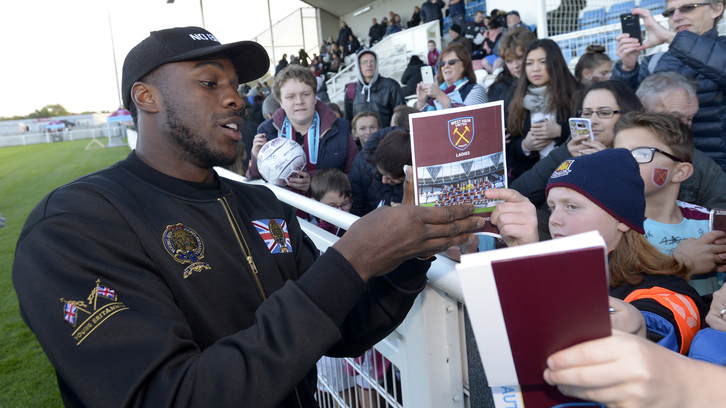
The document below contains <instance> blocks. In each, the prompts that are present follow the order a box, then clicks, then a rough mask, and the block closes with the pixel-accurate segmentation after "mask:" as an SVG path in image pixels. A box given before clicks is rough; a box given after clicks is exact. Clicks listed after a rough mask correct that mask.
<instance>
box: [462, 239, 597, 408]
mask: <svg viewBox="0 0 726 408" xmlns="http://www.w3.org/2000/svg"><path fill="white" fill-rule="evenodd" d="M456 271H457V274H458V276H459V283H460V284H461V290H462V292H463V294H464V300H465V302H466V309H467V311H468V312H469V320H470V321H471V326H472V330H473V332H474V338H475V339H476V343H477V346H478V348H479V354H480V356H481V360H482V364H483V365H484V372H485V373H486V377H487V382H488V385H489V387H491V389H492V396H493V398H494V406H495V407H496V408H510V407H518V408H551V407H556V408H561V407H573V408H574V407H600V406H602V405H600V404H597V403H593V402H584V401H580V400H577V399H575V398H571V397H567V396H564V395H562V394H561V393H560V392H559V390H558V389H557V387H554V386H551V385H549V384H547V383H546V382H545V380H544V378H543V377H542V374H543V373H544V370H545V368H546V366H547V358H548V357H549V356H550V355H552V354H554V353H555V352H557V351H560V350H563V349H565V348H568V347H570V346H573V345H575V344H578V343H582V342H585V341H588V340H594V339H597V338H601V337H606V336H609V335H610V331H611V330H610V311H609V309H608V308H609V304H608V294H609V283H608V269H607V249H606V246H605V241H604V240H603V238H602V237H601V236H600V234H599V233H598V232H597V231H591V232H586V233H583V234H577V235H573V236H569V237H565V238H559V239H555V240H549V241H544V242H539V243H536V244H529V245H522V246H515V247H512V248H505V249H498V250H496V251H486V252H480V253H474V254H466V255H462V256H461V263H460V264H458V265H457V266H456Z"/></svg>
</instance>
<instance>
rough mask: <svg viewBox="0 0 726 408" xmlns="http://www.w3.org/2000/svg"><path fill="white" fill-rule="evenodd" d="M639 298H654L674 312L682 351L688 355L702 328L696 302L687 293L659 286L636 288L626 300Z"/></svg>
mask: <svg viewBox="0 0 726 408" xmlns="http://www.w3.org/2000/svg"><path fill="white" fill-rule="evenodd" d="M638 299H653V300H655V301H656V302H658V303H660V304H661V305H662V306H663V307H665V308H666V309H668V310H670V311H672V312H673V318H674V319H675V320H676V324H677V325H678V331H679V332H680V334H681V349H680V353H681V354H686V355H687V354H688V350H689V349H690V348H691V341H693V337H695V336H696V333H698V331H699V330H700V329H701V314H700V313H699V312H698V307H696V302H694V301H693V299H691V298H690V297H688V296H686V295H682V294H680V293H676V292H674V291H672V290H668V289H664V288H661V287H659V286H653V287H652V288H650V289H638V290H634V291H633V292H632V293H630V294H629V295H628V297H626V298H625V301H626V302H628V303H631V302H633V301H635V300H638Z"/></svg>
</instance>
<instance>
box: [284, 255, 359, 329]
mask: <svg viewBox="0 0 726 408" xmlns="http://www.w3.org/2000/svg"><path fill="white" fill-rule="evenodd" d="M297 284H298V285H299V286H300V288H301V289H302V290H303V291H304V292H305V293H306V294H307V295H308V296H310V298H311V299H312V300H313V301H314V302H315V303H316V304H317V305H318V306H319V307H320V309H322V310H323V312H325V313H326V314H327V315H328V316H330V319H331V320H332V321H333V322H334V323H335V324H336V325H337V326H340V325H341V324H342V323H343V320H345V318H346V316H347V315H348V313H349V312H350V310H351V309H352V308H353V306H354V305H355V304H356V302H357V301H358V299H359V298H360V297H361V295H362V294H363V292H364V291H365V283H364V282H363V279H361V277H360V276H359V275H358V273H357V272H356V271H355V269H353V266H352V265H351V264H350V263H349V262H348V260H347V259H345V257H343V255H341V254H340V252H338V251H336V250H335V249H334V248H333V247H330V248H328V249H327V251H326V252H325V253H324V254H323V255H321V256H320V258H318V260H317V261H316V262H315V263H314V264H313V265H312V266H311V267H310V269H308V271H307V272H305V273H304V274H303V275H302V277H301V278H300V279H299V280H298V281H297Z"/></svg>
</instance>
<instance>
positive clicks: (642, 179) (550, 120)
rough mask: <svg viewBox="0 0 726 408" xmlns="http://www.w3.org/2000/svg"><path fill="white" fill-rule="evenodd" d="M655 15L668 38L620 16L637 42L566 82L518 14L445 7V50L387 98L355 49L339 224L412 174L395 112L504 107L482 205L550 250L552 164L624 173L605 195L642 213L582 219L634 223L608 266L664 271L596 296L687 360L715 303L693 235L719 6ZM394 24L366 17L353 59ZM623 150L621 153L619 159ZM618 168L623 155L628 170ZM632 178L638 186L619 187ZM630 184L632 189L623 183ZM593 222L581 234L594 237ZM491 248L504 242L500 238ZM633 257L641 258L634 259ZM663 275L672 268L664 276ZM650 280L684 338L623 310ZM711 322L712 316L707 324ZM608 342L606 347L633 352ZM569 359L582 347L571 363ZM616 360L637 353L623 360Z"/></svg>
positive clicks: (719, 177)
mask: <svg viewBox="0 0 726 408" xmlns="http://www.w3.org/2000/svg"><path fill="white" fill-rule="evenodd" d="M667 5H668V9H667V10H666V12H665V13H664V15H666V16H667V17H668V18H669V24H670V26H671V28H672V29H673V31H668V30H666V29H665V28H663V27H662V26H660V25H659V24H657V23H656V22H655V20H653V18H652V16H651V15H650V13H649V12H648V11H647V10H643V9H634V10H633V14H635V15H638V16H640V17H642V18H643V19H644V20H645V28H646V30H647V31H648V35H647V36H646V38H647V39H648V40H647V41H645V43H643V44H640V43H639V42H638V41H637V40H634V39H631V38H629V36H628V35H627V34H623V35H620V36H619V37H618V38H617V40H618V48H617V55H618V58H619V60H618V61H617V62H615V64H613V61H612V60H611V58H610V57H609V56H608V55H607V54H606V53H605V47H604V46H603V45H601V44H591V45H590V46H588V47H587V48H586V50H585V52H584V54H583V55H581V56H580V58H579V60H578V62H577V64H576V66H575V67H574V73H573V72H571V71H570V68H569V67H568V65H567V63H566V62H565V60H564V58H563V55H562V51H561V50H560V48H559V47H558V45H557V44H556V43H555V42H554V41H552V40H550V39H537V37H536V35H535V33H534V32H533V27H531V26H529V25H527V24H525V23H523V22H522V21H521V18H520V15H519V13H518V12H517V11H515V10H512V11H509V12H505V11H501V10H494V11H493V12H492V13H491V15H489V16H487V15H485V14H484V13H483V12H481V11H478V12H476V14H474V16H473V19H472V21H469V22H466V20H465V19H464V17H465V14H464V13H462V12H461V8H463V1H461V2H459V1H453V0H452V1H450V2H449V3H448V13H449V15H450V16H451V20H452V24H451V27H450V29H449V31H448V39H447V40H448V41H449V42H448V46H447V47H445V48H444V50H443V51H440V50H438V49H437V42H436V41H429V43H428V48H429V52H428V54H427V55H421V56H418V55H415V56H413V57H411V59H410V60H409V64H408V66H407V67H406V69H405V71H404V73H403V76H402V78H401V84H400V85H399V84H397V83H396V81H394V80H391V79H390V78H384V77H381V76H380V75H379V73H378V70H377V62H378V61H377V59H378V57H377V55H376V53H375V52H372V51H367V50H358V51H362V52H360V53H358V54H357V55H356V57H355V62H354V63H355V73H356V75H357V77H358V80H357V81H356V82H354V83H351V84H349V86H348V87H347V88H346V94H345V109H344V115H343V117H344V118H345V119H347V120H352V122H353V126H352V131H351V135H352V137H353V139H352V140H354V142H355V143H356V146H357V147H358V149H360V154H358V155H357V157H356V158H355V160H354V161H353V165H352V167H351V172H350V174H349V179H350V184H351V193H350V199H351V200H350V201H351V204H350V211H351V212H352V213H353V214H356V215H359V216H362V215H365V214H367V213H368V212H371V211H373V210H374V209H376V208H379V207H381V206H385V205H394V204H396V203H400V202H402V201H403V199H404V198H403V184H404V179H405V174H404V173H403V172H402V170H400V167H401V165H403V164H411V158H410V147H409V142H408V140H409V139H408V138H409V135H408V132H407V129H406V128H407V122H400V123H399V122H396V118H395V117H394V118H393V120H392V116H394V112H395V111H396V110H403V109H406V110H407V111H406V112H407V113H405V115H408V114H409V113H408V112H419V111H426V110H437V109H448V108H451V107H456V106H464V105H475V104H479V103H483V102H487V101H496V100H503V101H504V106H505V121H506V142H507V143H506V160H507V167H508V169H509V173H508V174H507V178H508V179H509V185H510V186H511V189H512V192H511V193H509V192H504V193H501V192H491V193H487V194H492V195H493V196H491V197H490V196H487V198H505V197H506V198H508V200H507V202H511V204H512V205H514V204H515V203H517V202H519V201H521V202H527V203H531V204H529V205H532V207H531V208H532V210H531V214H529V215H527V219H528V222H527V225H529V228H531V229H532V231H534V232H532V235H531V236H532V237H535V238H532V241H535V240H540V239H550V238H551V236H550V234H551V231H552V229H553V225H559V224H558V223H560V222H563V221H560V220H559V218H557V219H555V218H553V217H556V215H555V212H553V210H555V206H554V205H553V202H555V201H556V200H560V199H562V198H561V197H560V196H561V192H560V191H559V190H560V189H556V188H555V189H551V188H550V186H549V184H548V183H550V184H551V183H552V182H553V181H552V179H550V175H552V174H553V172H555V171H556V170H557V169H558V168H559V167H560V166H561V163H563V162H565V161H568V160H570V161H571V160H578V159H580V158H583V157H584V158H587V160H585V161H583V163H595V164H587V166H594V167H593V168H598V167H597V166H601V167H599V168H598V170H597V171H598V172H599V173H598V177H603V175H602V174H603V173H607V172H613V173H618V172H623V171H626V170H624V169H626V168H627V169H630V170H627V175H626V174H625V173H624V174H623V175H622V176H621V177H619V179H618V180H617V181H616V182H614V184H613V186H612V187H611V188H612V189H613V190H612V191H610V192H609V193H608V194H609V195H610V196H612V195H615V194H620V193H622V194H627V193H626V192H628V191H631V190H629V189H630V188H631V187H632V186H635V188H634V190H632V191H640V193H637V194H636V197H629V198H628V199H631V198H632V199H633V200H636V201H637V200H638V198H637V196H639V195H640V194H644V195H643V196H642V197H643V198H644V200H645V201H644V204H643V205H644V207H643V210H642V211H643V212H642V213H637V214H634V213H628V214H626V215H622V214H618V213H617V212H616V211H614V210H613V211H611V210H612V209H611V208H608V205H609V204H608V203H603V202H599V203H597V205H599V206H601V207H603V208H605V209H606V210H607V212H608V213H609V214H610V215H609V216H611V217H614V218H615V219H616V220H623V219H625V218H623V217H634V218H628V220H630V219H634V220H637V219H640V220H641V222H640V223H638V224H637V225H636V228H632V226H630V227H628V228H627V230H628V232H627V233H625V234H624V235H623V236H624V237H625V236H627V237H628V238H623V240H622V241H621V242H620V243H619V244H618V248H619V250H620V251H621V252H623V251H634V254H637V255H633V256H636V257H638V256H640V257H646V255H644V254H646V253H648V254H650V255H647V257H656V258H658V259H661V257H662V259H663V261H659V262H661V263H655V264H651V266H652V265H660V266H657V267H654V268H651V267H650V266H649V267H646V266H643V264H638V265H641V266H640V268H641V270H640V271H639V272H638V274H635V275H632V273H633V272H634V271H633V270H632V269H633V268H636V266H633V265H631V264H627V263H624V264H623V266H618V267H615V266H614V267H613V268H615V269H617V270H620V271H624V272H622V273H624V274H625V275H620V276H621V278H619V279H621V280H620V281H618V280H617V279H615V280H614V281H611V282H613V283H612V291H611V294H612V296H614V297H615V298H618V299H621V300H625V301H623V302H622V303H623V304H624V305H622V304H619V303H616V301H617V299H615V300H611V302H613V303H614V304H617V305H618V306H617V307H616V309H617V310H618V313H620V311H621V308H626V309H627V308H632V307H633V306H634V309H635V310H638V311H641V312H643V314H642V315H643V316H645V318H644V319H643V320H642V321H639V322H637V323H638V324H637V325H636V326H638V327H639V329H638V330H626V331H630V332H631V333H633V334H634V335H638V336H642V337H647V338H649V339H651V340H652V341H653V342H654V343H659V344H660V345H661V346H663V347H665V348H670V349H671V350H673V351H675V352H680V353H682V354H687V351H688V347H689V344H690V341H691V340H692V339H693V336H694V335H695V334H696V333H697V332H698V331H699V329H703V328H705V327H707V325H706V323H705V322H704V319H705V317H706V315H707V314H708V304H709V303H710V302H711V299H712V297H715V296H716V295H714V292H717V295H718V293H720V292H723V290H721V291H720V292H718V291H719V288H720V287H721V285H722V284H723V273H722V272H724V271H726V248H725V247H724V244H726V234H722V233H707V232H708V226H707V222H706V221H704V214H705V217H706V218H708V209H710V208H718V207H721V208H723V207H726V174H725V173H724V172H725V171H726V159H725V158H726V147H725V146H726V130H724V126H725V125H726V113H724V112H726V103H724V102H723V101H724V100H725V99H724V95H723V93H724V91H723V90H724V89H725V88H724V87H726V59H724V58H723V56H724V55H726V48H725V45H724V44H726V40H724V38H726V37H723V36H719V35H718V33H717V31H716V28H715V24H716V22H717V21H718V20H719V19H720V18H721V15H722V13H723V8H724V5H723V2H722V0H712V1H711V2H707V3H703V5H704V6H705V7H698V6H696V7H693V6H691V5H687V4H684V3H683V1H681V0H669V1H668V2H667ZM699 6H700V5H699ZM445 7H446V4H444V2H443V1H441V0H430V1H426V2H425V3H424V4H422V6H421V7H416V9H415V10H414V15H413V18H412V20H411V21H409V22H408V24H407V27H412V26H415V25H417V24H419V23H420V22H424V23H426V22H430V21H434V20H439V21H440V22H443V17H444V12H445V11H447V10H445ZM399 20H400V17H398V16H397V15H395V14H394V13H392V14H391V15H390V16H388V18H384V19H383V22H382V23H381V24H379V23H378V21H377V20H376V19H373V24H372V26H371V28H370V30H369V33H368V36H369V42H368V46H372V45H373V44H375V43H376V42H377V41H380V39H382V38H383V37H385V36H386V35H390V34H392V33H394V32H398V31H400V29H402V28H403V27H401V26H400V25H399V23H398V22H399ZM391 27H393V28H391ZM441 27H443V25H442V26H441ZM344 29H345V26H343V28H341V32H342V30H344ZM351 38H352V37H351ZM662 43H667V44H669V45H670V47H669V49H668V50H667V51H665V52H661V53H658V54H654V55H653V56H648V57H646V58H645V60H643V61H642V62H638V56H639V54H640V53H641V52H642V51H644V50H647V49H649V48H651V47H654V46H657V45H660V44H662ZM347 49H348V50H350V49H351V48H350V47H348V48H347ZM344 52H345V51H344ZM425 65H429V66H431V67H432V69H433V72H434V74H435V75H436V80H435V83H426V82H423V80H422V76H421V68H422V67H423V66H425ZM475 69H484V70H486V72H487V73H489V74H491V73H493V72H495V73H497V76H496V79H495V81H494V82H493V83H492V84H491V85H490V86H489V87H488V89H485V88H484V87H483V86H482V85H481V84H479V83H477V81H476V77H475V75H474V70H475ZM401 87H402V88H403V92H401V91H400V89H401ZM636 91H637V92H636ZM414 95H415V98H416V102H415V104H413V107H406V106H404V100H403V97H404V96H405V97H413V96H414ZM571 117H580V118H587V119H589V120H590V123H591V126H592V130H593V138H592V139H589V138H587V136H578V137H574V138H573V137H572V136H571V135H570V127H569V123H568V119H569V118H571ZM643 129H645V130H643ZM646 130H647V131H646ZM618 135H620V136H618ZM674 135H678V137H675V136H674ZM616 136H618V137H616ZM694 144H695V147H696V148H695V149H694V147H693V146H694ZM407 149H408V150H407ZM613 149H616V150H613ZM623 149H625V150H623ZM610 151H612V152H613V153H612V154H611V153H609V152H610ZM623 151H625V152H627V154H625V155H623V154H622V153H621V152H623ZM628 151H629V152H628ZM606 153H607V154H606ZM615 153H617V154H615ZM588 156H591V157H592V160H591V159H590V158H589V157H588ZM621 156H622V157H630V159H628V160H626V161H628V163H629V164H627V166H624V165H623V163H625V161H623V160H624V159H622V158H621ZM633 158H634V159H633ZM631 161H632V163H630V162H631ZM615 168H618V169H617V170H615ZM632 169H639V172H634V173H633V172H632ZM594 174H595V173H593V176H594ZM618 174H619V173H618ZM605 177H608V176H605ZM615 178H618V177H615ZM628 180H630V181H628ZM630 182H632V183H633V184H632V185H628V184H627V183H630ZM593 183H595V181H593ZM638 186H640V187H638ZM643 186H644V187H643ZM596 188H600V187H594V186H590V185H585V186H582V189H583V191H588V190H587V189H596ZM641 190H642V191H641ZM578 191H579V190H578ZM551 192H557V195H552V194H551ZM497 194H504V195H503V196H502V197H499V196H496V195H497ZM507 194H510V195H507ZM592 194H595V193H592ZM592 194H591V195H587V197H591V196H592ZM597 194H599V192H598V193H597ZM494 196H496V197H494ZM340 198H341V199H343V198H345V197H342V196H341V197H340ZM573 199H574V198H573ZM563 202H564V201H563ZM559 205H560V204H557V211H559ZM563 205H566V204H563ZM508 208H510V207H507V206H502V207H501V210H496V211H497V212H501V213H502V214H503V213H505V212H506V211H507V209H508ZM527 211H529V210H527ZM638 211H640V210H638ZM557 214H559V212H557ZM633 214H634V215H633ZM559 216H560V215H557V217H559ZM619 217H620V218H619ZM492 219H493V220H494V219H495V217H492ZM502 219H503V218H502ZM643 219H646V222H645V223H643V222H642V220H643ZM704 222H706V224H704ZM596 224H597V223H596V222H592V223H591V224H587V225H585V226H584V227H583V228H585V230H587V229H588V228H589V229H596V228H598V227H597V225H596ZM588 225H592V226H588ZM689 225H690V227H689ZM502 226H503V225H500V227H502ZM326 228H327V226H326ZM621 233H622V231H620V232H617V233H616V235H618V234H621ZM557 236H560V235H557ZM618 236H620V235H618ZM509 238H511V237H509ZM505 241H507V242H510V243H511V242H515V241H512V240H508V238H505ZM613 245H615V244H613ZM636 247H637V248H640V249H637V250H636V249H633V248H636ZM618 259H621V258H618ZM649 259H650V258H649ZM618 262H620V261H618ZM664 262H665V263H664ZM667 263H669V265H671V266H669V267H665V266H663V265H666V264H667ZM648 268H651V269H648ZM649 274H651V275H652V276H658V277H657V278H651V277H648V276H651V275H649ZM622 276H625V277H624V278H623V277H622ZM666 277H667V278H666ZM611 279H614V278H612V277H611ZM622 279H624V280H622ZM654 281H657V282H665V281H668V282H669V283H660V284H653V285H656V286H657V285H661V286H668V285H672V286H669V287H671V289H673V291H672V293H677V294H678V295H679V296H683V297H685V298H687V299H690V300H691V301H692V302H693V303H692V305H696V306H695V307H692V308H691V309H690V310H692V311H695V313H696V318H697V319H696V320H697V322H698V324H696V325H695V326H693V327H692V328H691V329H689V330H690V331H687V332H686V331H682V330H683V327H681V326H678V324H676V323H675V320H674V317H673V316H674V313H675V312H674V311H673V310H671V309H668V308H663V309H662V310H660V309H659V310H657V311H656V312H655V314H656V315H657V316H656V317H653V316H652V312H653V310H654V309H653V307H652V304H651V302H652V300H649V299H641V300H635V299H633V298H630V297H628V294H629V293H631V292H632V291H634V290H636V288H640V287H641V286H642V285H646V283H643V282H650V283H652V282H654ZM686 282H689V283H690V286H689V285H687V284H686ZM624 283H625V285H624ZM650 283H648V285H650ZM673 285H674V286H673ZM674 288H675V289H674ZM718 296H721V295H718ZM626 302H627V303H626ZM714 305H715V306H714V307H723V306H724V305H723V304H721V303H718V304H717V303H714ZM646 310H648V312H645V311H646ZM648 313H651V314H648ZM676 314H677V313H676ZM717 314H718V313H717ZM638 315H640V314H638ZM658 316H660V317H658ZM723 316H724V313H723V310H720V316H718V318H723ZM659 319H660V320H659ZM613 322H614V323H613V324H614V327H616V328H620V329H623V326H622V325H620V324H621V322H617V321H616V320H614V321H613ZM616 323H617V324H616ZM631 323H632V322H631ZM630 327H631V328H632V326H630ZM679 330H680V331H679ZM674 333H675V334H674ZM619 336H620V335H619ZM622 336H623V337H622V339H621V338H619V337H616V338H615V339H614V340H607V341H608V342H615V341H618V342H624V343H633V342H634V340H632V341H631V340H630V339H629V338H628V337H625V335H622ZM654 343H653V344H654ZM604 344H608V343H604ZM722 346H723V344H722ZM578 347H585V346H584V345H583V346H576V347H575V349H577V348H578ZM643 350H649V348H648V347H646V348H644V349H643ZM628 352H631V353H636V354H637V353H643V352H642V351H638V352H633V351H632V350H630V351H626V350H623V351H622V353H628ZM613 353H615V352H614V351H613ZM648 353H649V355H650V353H651V352H650V351H648ZM652 354H657V353H652ZM556 357H559V355H557V356H556ZM553 361H554V360H553ZM578 364H582V367H579V368H578V369H581V370H585V369H589V368H590V367H589V366H588V364H592V363H591V362H590V361H589V360H588V361H583V362H580V363H578ZM558 369H559V367H558V366H557V365H554V363H551V366H550V369H549V370H548V373H547V374H546V378H547V381H549V382H550V383H552V384H561V385H562V386H561V389H562V390H563V391H564V392H566V393H570V394H572V395H578V396H582V395H583V394H582V391H581V390H582V388H571V387H569V386H568V385H567V384H568V381H571V382H573V383H576V381H574V380H572V379H571V378H570V377H568V380H567V381H566V380H563V378H564V377H563V376H562V374H561V373H559V372H558ZM585 387H586V386H585ZM586 395H587V394H586Z"/></svg>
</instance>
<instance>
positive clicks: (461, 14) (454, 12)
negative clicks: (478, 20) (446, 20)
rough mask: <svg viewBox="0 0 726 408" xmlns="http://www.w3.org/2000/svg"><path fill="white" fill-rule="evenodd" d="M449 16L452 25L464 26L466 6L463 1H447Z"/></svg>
mask: <svg viewBox="0 0 726 408" xmlns="http://www.w3.org/2000/svg"><path fill="white" fill-rule="evenodd" d="M449 16H450V17H451V22H452V23H453V24H458V25H459V27H464V26H465V25H466V5H465V4H464V0H449Z"/></svg>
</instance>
